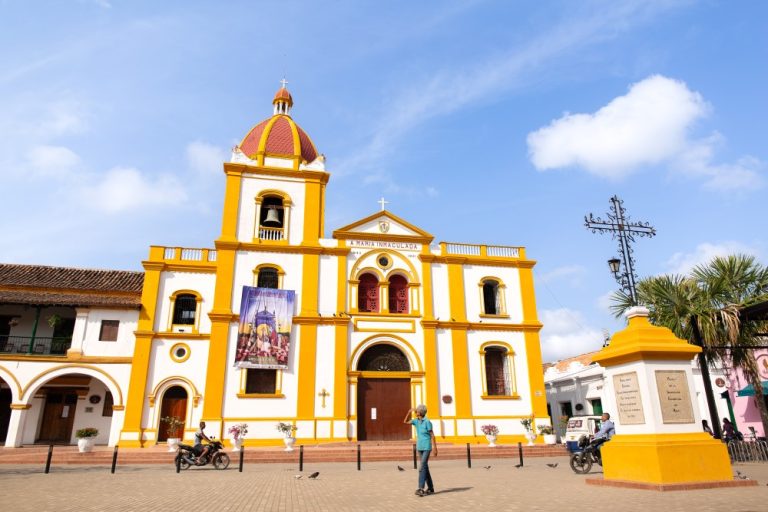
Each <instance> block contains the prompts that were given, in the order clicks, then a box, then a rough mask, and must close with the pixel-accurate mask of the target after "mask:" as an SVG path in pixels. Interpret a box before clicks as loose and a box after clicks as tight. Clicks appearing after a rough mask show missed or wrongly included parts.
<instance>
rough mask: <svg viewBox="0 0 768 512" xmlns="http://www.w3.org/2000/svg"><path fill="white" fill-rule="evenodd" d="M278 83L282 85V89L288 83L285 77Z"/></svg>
mask: <svg viewBox="0 0 768 512" xmlns="http://www.w3.org/2000/svg"><path fill="white" fill-rule="evenodd" d="M280 83H281V84H282V85H283V89H285V85H286V84H287V83H288V80H286V79H285V77H283V79H282V80H280Z"/></svg>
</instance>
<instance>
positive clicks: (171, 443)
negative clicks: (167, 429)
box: [166, 437, 181, 452]
mask: <svg viewBox="0 0 768 512" xmlns="http://www.w3.org/2000/svg"><path fill="white" fill-rule="evenodd" d="M166 442H167V443H168V451H169V452H175V451H176V450H178V449H179V443H180V442H181V439H180V438H178V437H169V438H168V439H167V440H166Z"/></svg>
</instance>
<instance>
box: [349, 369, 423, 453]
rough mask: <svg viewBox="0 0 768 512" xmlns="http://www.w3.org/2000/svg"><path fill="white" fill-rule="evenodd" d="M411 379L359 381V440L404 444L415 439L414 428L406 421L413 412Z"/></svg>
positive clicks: (361, 379)
mask: <svg viewBox="0 0 768 512" xmlns="http://www.w3.org/2000/svg"><path fill="white" fill-rule="evenodd" d="M410 388H411V383H410V380H409V379H376V378H373V379H365V378H360V379H359V380H358V381H357V439H358V440H360V441H401V440H408V439H410V438H411V428H412V427H411V426H410V425H406V424H404V423H403V418H404V417H405V413H406V412H408V409H410V408H411V389H410Z"/></svg>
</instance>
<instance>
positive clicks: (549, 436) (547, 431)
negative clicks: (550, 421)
mask: <svg viewBox="0 0 768 512" xmlns="http://www.w3.org/2000/svg"><path fill="white" fill-rule="evenodd" d="M536 428H537V429H538V431H539V435H541V436H544V444H556V443H557V436H556V435H555V429H554V428H552V425H537V426H536Z"/></svg>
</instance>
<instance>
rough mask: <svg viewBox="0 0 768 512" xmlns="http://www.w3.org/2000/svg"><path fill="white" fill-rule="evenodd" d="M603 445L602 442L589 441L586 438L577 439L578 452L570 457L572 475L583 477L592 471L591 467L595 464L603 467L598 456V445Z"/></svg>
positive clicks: (601, 459)
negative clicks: (579, 449)
mask: <svg viewBox="0 0 768 512" xmlns="http://www.w3.org/2000/svg"><path fill="white" fill-rule="evenodd" d="M601 444H603V441H602V440H599V439H598V440H590V439H589V438H588V437H587V436H581V437H580V438H579V448H581V451H578V452H576V453H574V454H573V455H571V461H570V462H571V469H572V470H573V472H574V473H577V474H580V475H583V474H586V473H589V470H590V469H592V465H593V464H595V463H597V464H598V465H600V466H602V465H603V458H602V456H601V455H600V445H601Z"/></svg>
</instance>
